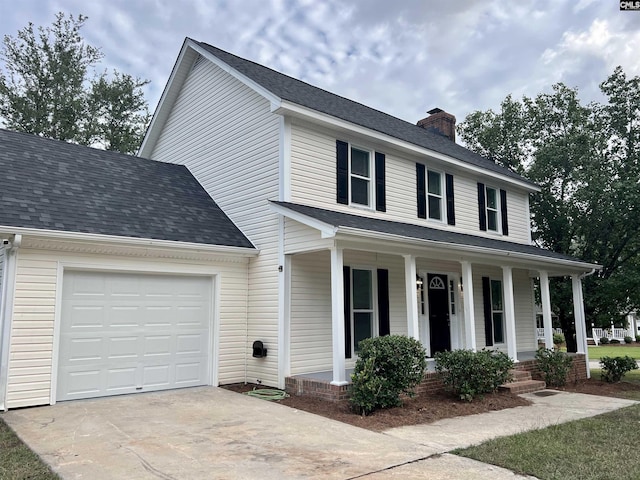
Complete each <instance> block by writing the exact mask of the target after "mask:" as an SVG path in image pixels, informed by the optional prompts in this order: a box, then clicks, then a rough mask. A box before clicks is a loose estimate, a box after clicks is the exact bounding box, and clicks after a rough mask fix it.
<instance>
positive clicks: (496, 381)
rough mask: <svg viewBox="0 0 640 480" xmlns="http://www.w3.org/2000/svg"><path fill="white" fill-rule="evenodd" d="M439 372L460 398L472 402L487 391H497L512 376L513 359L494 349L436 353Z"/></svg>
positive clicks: (449, 387)
mask: <svg viewBox="0 0 640 480" xmlns="http://www.w3.org/2000/svg"><path fill="white" fill-rule="evenodd" d="M435 358H436V371H437V372H438V373H439V374H440V377H441V378H442V382H443V383H444V384H445V386H446V387H447V388H448V389H449V390H450V391H451V392H452V393H453V394H454V395H456V396H457V397H460V399H462V400H466V401H468V402H471V401H472V400H473V399H474V398H476V397H479V396H482V395H484V394H485V393H491V392H495V391H496V390H497V389H498V387H499V386H500V385H502V384H503V383H506V382H508V381H509V380H510V379H511V373H510V372H509V370H511V369H512V368H513V361H512V360H511V359H510V358H509V357H508V356H507V355H506V354H504V353H502V352H498V351H495V350H481V351H479V352H474V351H472V350H454V351H452V352H439V353H436V357H435Z"/></svg>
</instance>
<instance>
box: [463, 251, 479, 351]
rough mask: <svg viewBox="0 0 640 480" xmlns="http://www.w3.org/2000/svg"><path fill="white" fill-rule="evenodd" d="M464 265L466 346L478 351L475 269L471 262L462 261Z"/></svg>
mask: <svg viewBox="0 0 640 480" xmlns="http://www.w3.org/2000/svg"><path fill="white" fill-rule="evenodd" d="M460 265H461V266H462V298H463V302H464V332H465V333H464V335H465V342H464V343H465V345H464V348H467V349H469V350H473V351H474V352H475V351H476V316H475V312H474V308H475V306H474V303H473V271H472V269H471V262H467V261H463V262H460Z"/></svg>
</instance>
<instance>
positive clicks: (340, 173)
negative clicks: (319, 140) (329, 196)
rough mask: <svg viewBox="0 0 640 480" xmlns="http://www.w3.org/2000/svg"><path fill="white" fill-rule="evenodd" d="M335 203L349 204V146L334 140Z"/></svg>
mask: <svg viewBox="0 0 640 480" xmlns="http://www.w3.org/2000/svg"><path fill="white" fill-rule="evenodd" d="M336 171H337V185H336V192H337V201H338V203H344V204H348V203H349V144H348V143H346V142H342V141H340V140H336Z"/></svg>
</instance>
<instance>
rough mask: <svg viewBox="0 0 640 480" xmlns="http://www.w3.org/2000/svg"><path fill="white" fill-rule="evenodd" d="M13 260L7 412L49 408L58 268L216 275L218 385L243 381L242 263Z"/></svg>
mask: <svg viewBox="0 0 640 480" xmlns="http://www.w3.org/2000/svg"><path fill="white" fill-rule="evenodd" d="M25 243H28V240H27V239H25V240H23V247H22V248H21V249H20V251H19V254H18V257H17V258H18V260H17V275H16V285H15V297H14V315H13V324H12V329H11V345H10V349H9V378H8V385H7V399H6V400H7V401H6V407H7V408H18V407H25V406H33V405H46V404H49V403H50V395H51V386H52V384H51V382H52V368H53V357H54V350H55V349H57V348H58V345H55V342H54V326H55V325H54V324H55V320H56V292H57V289H59V288H61V287H62V286H61V285H58V283H57V281H58V266H59V264H61V263H62V264H74V265H75V264H83V265H84V264H86V265H92V266H95V268H96V269H98V270H100V269H104V270H109V271H113V270H121V271H127V272H129V271H134V272H135V271H141V272H154V271H155V272H162V271H163V269H165V270H166V271H169V272H174V273H176V272H182V271H184V272H185V274H192V273H194V272H201V274H203V275H210V272H216V275H217V276H216V281H219V282H220V284H219V303H217V304H216V309H217V311H216V315H217V317H218V320H219V333H218V345H219V350H218V352H219V367H218V382H219V383H221V384H224V383H234V382H240V381H243V380H244V368H245V338H246V311H247V303H246V298H247V260H246V259H237V260H235V261H226V260H217V261H213V260H197V261H196V260H175V259H168V258H163V259H161V260H160V259H158V258H153V257H152V256H151V255H149V257H148V258H147V257H145V258H132V257H131V255H132V254H131V253H129V254H128V256H117V255H109V256H104V255H100V254H95V253H86V254H81V253H75V254H71V253H63V252H56V251H50V250H31V249H28V248H25V246H24V245H25Z"/></svg>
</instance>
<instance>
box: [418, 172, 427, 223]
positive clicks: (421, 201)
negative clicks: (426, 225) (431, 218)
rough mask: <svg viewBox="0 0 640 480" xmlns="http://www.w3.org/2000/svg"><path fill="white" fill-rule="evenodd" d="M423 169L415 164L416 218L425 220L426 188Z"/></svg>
mask: <svg viewBox="0 0 640 480" xmlns="http://www.w3.org/2000/svg"><path fill="white" fill-rule="evenodd" d="M424 175H425V168H424V165H423V164H421V163H416V188H417V191H418V218H427V188H426V185H425V178H424Z"/></svg>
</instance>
